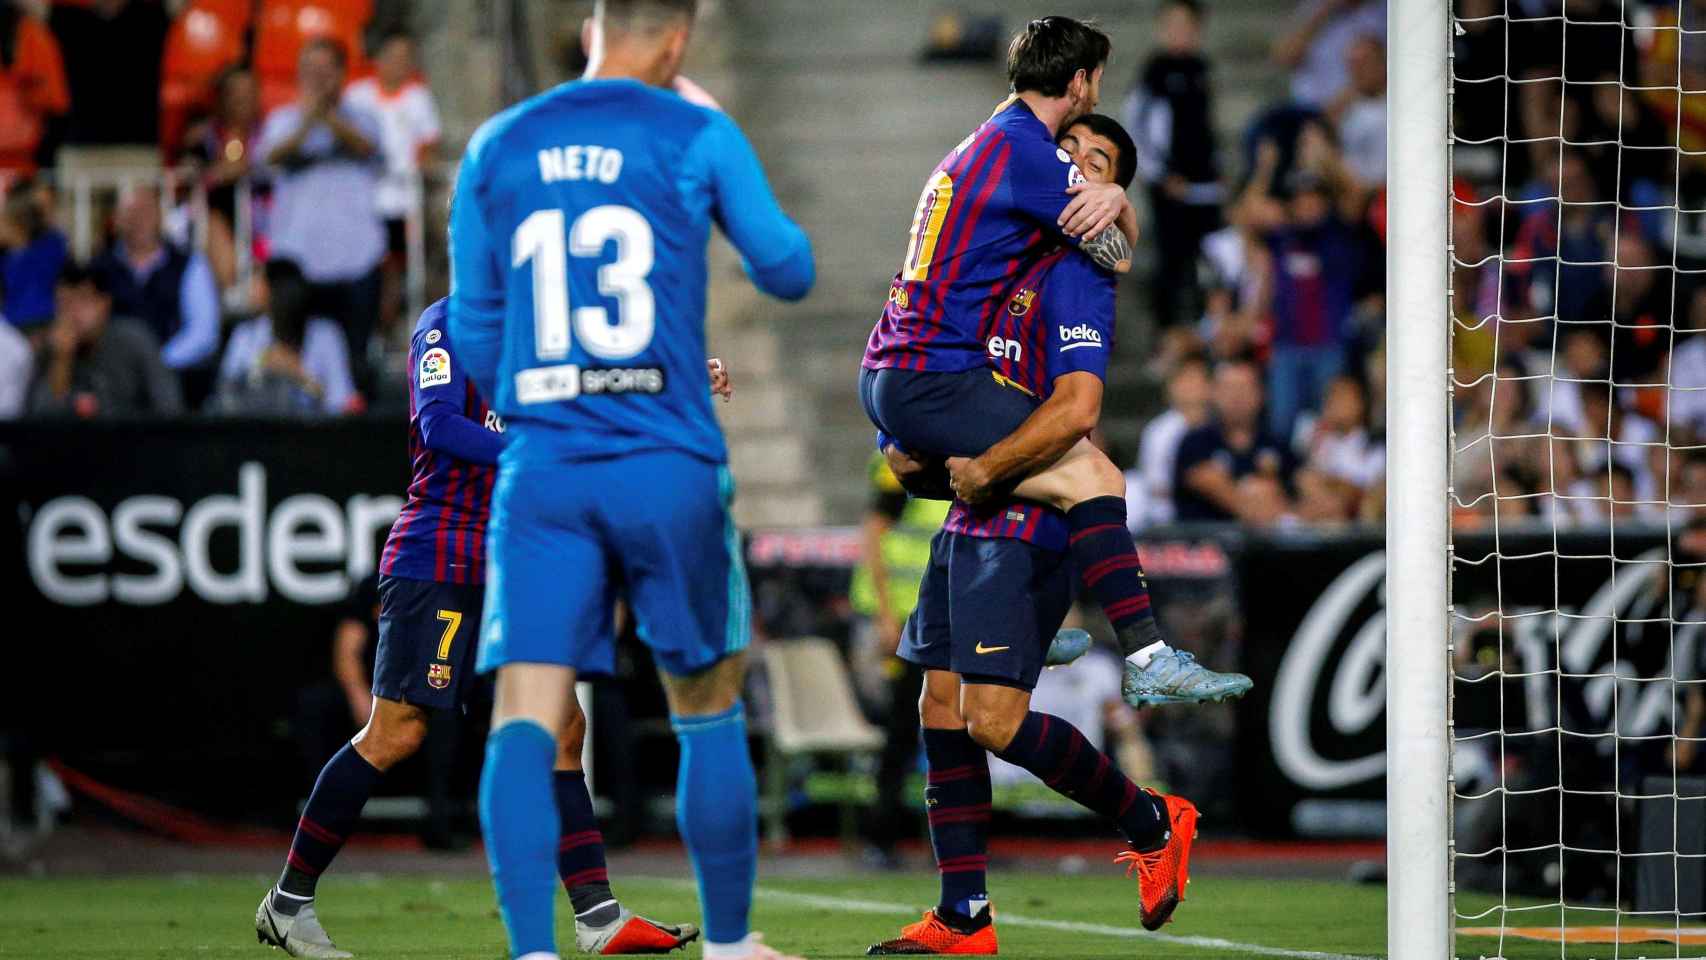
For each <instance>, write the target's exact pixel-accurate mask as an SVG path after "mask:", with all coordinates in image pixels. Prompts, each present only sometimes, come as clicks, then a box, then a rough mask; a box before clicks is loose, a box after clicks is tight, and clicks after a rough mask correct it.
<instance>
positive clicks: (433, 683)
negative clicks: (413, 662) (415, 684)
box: [427, 663, 450, 690]
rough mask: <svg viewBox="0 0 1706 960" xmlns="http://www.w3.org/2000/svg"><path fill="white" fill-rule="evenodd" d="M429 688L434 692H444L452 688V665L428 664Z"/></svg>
mask: <svg viewBox="0 0 1706 960" xmlns="http://www.w3.org/2000/svg"><path fill="white" fill-rule="evenodd" d="M427 686H429V687H431V688H433V689H434V690H443V689H444V688H445V687H448V686H450V664H448V663H431V664H427Z"/></svg>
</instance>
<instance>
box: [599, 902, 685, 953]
mask: <svg viewBox="0 0 1706 960" xmlns="http://www.w3.org/2000/svg"><path fill="white" fill-rule="evenodd" d="M575 928H576V929H575V939H576V941H577V945H578V946H579V947H580V949H581V952H583V953H596V954H602V955H604V956H607V957H614V956H621V955H625V954H643V953H669V952H670V951H671V950H674V949H676V948H677V947H683V946H686V945H687V943H688V942H689V941H692V940H696V939H698V937H699V928H698V927H695V926H693V925H692V924H691V923H684V924H681V925H679V926H677V925H674V924H667V923H658V922H657V921H655V920H647V919H646V918H645V917H642V916H640V915H639V914H637V913H629V912H628V910H627V908H626V907H624V908H623V910H622V916H621V917H620V918H619V922H612V923H611V924H610V926H608V927H601V928H597V929H592V928H587V929H586V930H585V931H584V932H583V930H582V928H581V925H580V924H578V923H577V924H576V925H575Z"/></svg>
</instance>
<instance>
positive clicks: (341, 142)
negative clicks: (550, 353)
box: [0, 0, 439, 418]
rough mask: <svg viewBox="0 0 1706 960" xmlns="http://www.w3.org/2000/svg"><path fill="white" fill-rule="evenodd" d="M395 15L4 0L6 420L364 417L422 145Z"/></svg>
mask: <svg viewBox="0 0 1706 960" xmlns="http://www.w3.org/2000/svg"><path fill="white" fill-rule="evenodd" d="M410 14H411V10H410V4H408V3H406V2H392V0H260V2H253V3H251V2H247V0H176V2H171V0H167V2H162V0H57V2H53V3H51V4H49V3H46V2H41V0H0V131H3V132H0V192H3V193H4V196H5V202H4V207H3V209H0V315H3V316H4V322H0V382H3V383H4V384H5V387H4V388H0V418H4V417H17V416H75V417H81V418H90V417H100V416H133V415H154V414H164V415H174V414H180V413H183V412H186V411H198V410H199V411H205V412H210V413H224V414H248V415H263V416H297V415H340V414H344V413H350V412H357V411H360V410H362V409H364V408H366V407H367V406H368V404H369V402H370V400H371V399H372V398H373V397H374V395H375V393H376V392H377V391H380V390H382V389H383V383H382V379H381V378H380V377H379V376H378V375H377V368H376V366H375V365H374V364H373V363H372V362H371V361H370V356H371V355H372V354H374V353H376V352H377V353H380V354H383V353H384V352H385V349H386V346H385V342H386V341H388V340H395V339H398V338H396V337H381V338H376V337H375V336H374V333H375V328H376V327H378V328H379V329H380V331H381V332H382V333H385V334H392V333H396V332H397V331H398V330H399V329H406V328H407V324H406V323H401V322H400V321H401V320H402V319H403V318H402V314H403V309H402V299H403V296H402V292H401V291H402V282H403V281H402V278H401V272H402V262H403V258H404V256H405V251H406V243H407V238H406V236H405V234H406V230H407V227H406V224H407V220H408V218H409V216H410V214H411V212H412V211H413V212H418V211H419V209H420V208H421V205H422V202H421V194H422V187H421V179H420V172H421V171H422V169H423V166H424V165H425V164H427V163H429V162H430V160H431V158H432V153H433V150H434V148H435V146H436V143H437V140H438V136H439V121H438V114H437V108H436V106H435V104H434V101H433V97H432V93H431V91H430V90H429V88H428V87H427V85H426V83H425V82H424V81H423V79H422V77H421V74H420V71H419V69H418V67H417V63H416V57H415V48H414V41H413V39H412V35H411V33H410V32H409V27H410V22H409V21H410ZM91 183H93V184H95V185H96V189H95V190H93V191H89V184H91ZM162 185H164V186H162ZM74 186H75V187H77V188H78V190H79V191H80V192H79V195H78V196H75V197H73V196H71V195H70V193H71V190H72V188H73V187H74ZM85 192H87V195H85ZM85 202H89V203H93V204H95V205H97V207H98V216H97V222H98V224H99V227H98V228H97V230H96V236H95V237H94V238H93V240H94V242H93V243H92V244H91V249H89V250H87V251H79V250H76V249H75V246H76V244H75V243H74V242H73V240H71V239H68V233H69V232H70V230H69V229H68V227H67V226H66V221H67V220H68V219H69V218H70V217H71V216H72V210H73V208H74V207H75V206H76V205H80V204H83V203H85ZM80 254H81V255H80Z"/></svg>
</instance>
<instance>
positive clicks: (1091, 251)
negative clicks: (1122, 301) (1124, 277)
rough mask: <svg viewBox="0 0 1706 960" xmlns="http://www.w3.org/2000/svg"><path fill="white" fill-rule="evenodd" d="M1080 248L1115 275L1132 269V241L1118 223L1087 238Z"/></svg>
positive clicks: (1097, 263) (1098, 264)
mask: <svg viewBox="0 0 1706 960" xmlns="http://www.w3.org/2000/svg"><path fill="white" fill-rule="evenodd" d="M1078 248H1079V249H1080V250H1083V251H1084V255H1085V256H1087V257H1089V258H1090V259H1091V260H1093V261H1095V263H1096V265H1097V266H1100V267H1104V268H1106V269H1108V270H1112V271H1113V272H1115V273H1125V272H1127V271H1129V270H1130V269H1131V241H1130V240H1128V239H1126V234H1125V231H1124V230H1123V229H1121V228H1120V225H1119V224H1117V223H1116V224H1114V225H1113V226H1111V227H1109V228H1108V229H1106V230H1103V231H1102V232H1101V233H1099V234H1097V235H1096V236H1094V237H1086V238H1085V239H1084V241H1083V242H1082V243H1080V244H1079V245H1078Z"/></svg>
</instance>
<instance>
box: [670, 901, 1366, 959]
mask: <svg viewBox="0 0 1706 960" xmlns="http://www.w3.org/2000/svg"><path fill="white" fill-rule="evenodd" d="M678 885H680V886H693V884H691V883H686V882H679V883H678ZM753 892H754V893H755V894H757V895H758V896H760V897H763V898H764V899H766V900H777V901H782V902H786V903H795V904H799V905H800V906H802V907H819V908H821V909H824V910H842V911H849V912H852V913H872V914H885V915H896V916H913V915H914V914H916V913H918V908H917V907H914V906H910V905H908V904H904V903H885V902H883V901H880V900H849V899H847V898H845V897H830V896H823V895H820V894H815V893H796V892H794V891H792V890H777V889H775V888H774V887H758V888H757V889H755V890H754V891H753ZM999 916H1000V920H1001V922H1002V923H1004V924H1007V925H1008V926H1014V927H1039V928H1042V929H1045V930H1059V931H1061V932H1063V933H1088V934H1095V935H1098V936H1104V937H1129V938H1131V939H1138V938H1142V939H1144V940H1152V941H1156V942H1159V943H1170V944H1175V945H1177V946H1181V947H1198V948H1200V949H1203V950H1219V951H1222V952H1226V953H1246V954H1251V955H1253V956H1261V957H1283V958H1285V960H1375V958H1373V957H1364V956H1359V955H1357V954H1351V953H1327V952H1325V951H1321V950H1291V949H1287V948H1285V947H1267V946H1263V945H1262V944H1259V943H1240V942H1238V941H1237V940H1225V939H1222V938H1220V937H1188V936H1178V935H1176V934H1169V933H1150V932H1149V931H1147V930H1137V929H1133V928H1131V927H1115V926H1110V925H1108V924H1102V923H1078V922H1075V921H1072V920H1049V919H1046V918H1044V917H1028V916H1024V915H1021V914H1016V913H1008V912H1006V911H1002V912H1001V913H1000V914H999Z"/></svg>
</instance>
